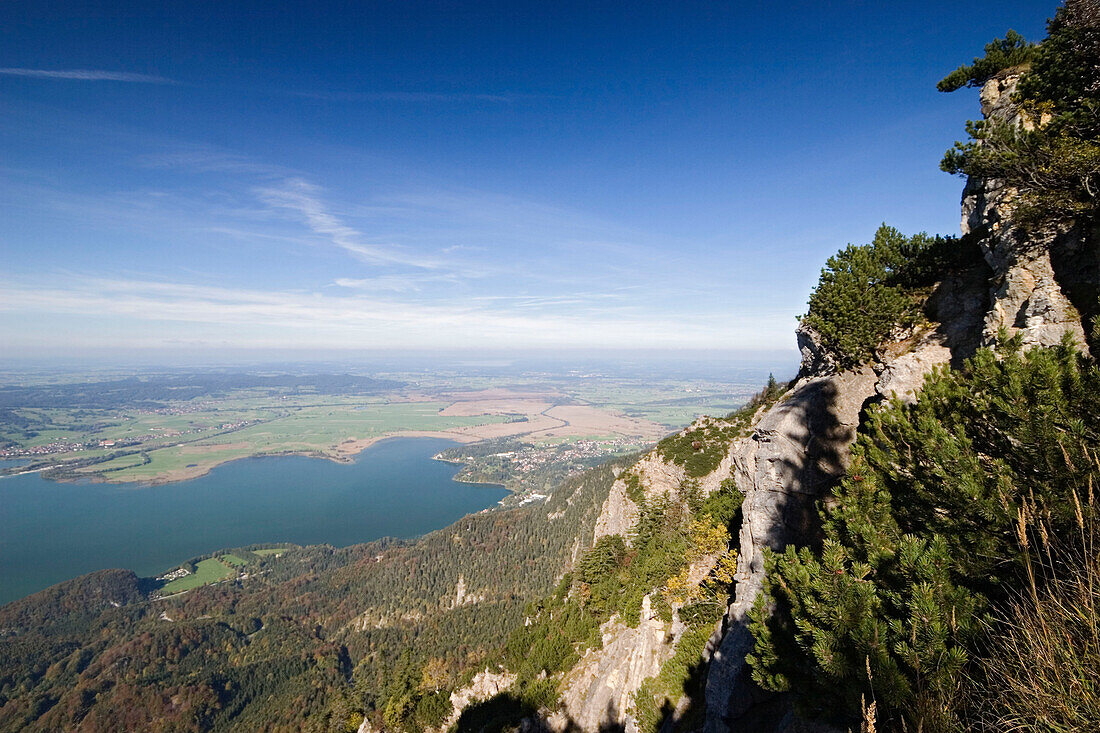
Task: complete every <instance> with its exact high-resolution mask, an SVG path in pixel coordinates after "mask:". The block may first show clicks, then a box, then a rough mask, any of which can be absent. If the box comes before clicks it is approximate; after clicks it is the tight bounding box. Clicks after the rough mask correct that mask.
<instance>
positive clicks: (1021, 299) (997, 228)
mask: <svg viewBox="0 0 1100 733" xmlns="http://www.w3.org/2000/svg"><path fill="white" fill-rule="evenodd" d="M1018 81H1019V74H1018V73H1005V74H1001V75H999V76H997V77H996V78H994V79H991V80H990V81H988V82H987V83H986V84H985V86H984V87H982V92H981V103H982V114H983V115H985V117H986V118H987V119H990V120H995V121H998V122H1002V123H1007V124H1011V125H1018V126H1021V127H1030V126H1031V125H1033V124H1035V121H1034V120H1031V119H1028V118H1027V117H1025V116H1022V115H1021V114H1020V112H1019V110H1017V108H1016V106H1015V105H1014V104H1013V103H1012V94H1013V93H1014V92H1015V91H1016V84H1017V82H1018ZM1017 198H1018V197H1017V192H1016V190H1015V189H1013V188H1012V187H1011V186H1007V185H1005V184H1004V182H1002V181H998V180H971V181H969V182H968V183H967V186H966V189H965V191H964V192H963V202H962V231H963V234H970V233H973V234H975V235H976V236H978V237H979V240H980V243H981V247H982V253H983V254H984V255H985V259H986V262H987V263H988V264H989V266H990V268H992V270H993V278H992V280H991V285H990V300H991V306H990V309H989V312H988V314H987V315H986V318H985V323H984V325H983V329H982V341H983V343H984V344H987V345H988V344H992V343H994V342H995V341H996V339H997V334H998V332H999V331H1001V330H1002V329H1003V330H1005V331H1007V332H1008V334H1009V335H1013V334H1016V333H1019V334H1020V335H1021V336H1022V337H1023V340H1024V343H1025V344H1026V345H1038V346H1050V345H1053V344H1056V343H1058V342H1059V341H1060V340H1061V338H1062V336H1063V334H1066V333H1068V334H1070V335H1071V336H1073V337H1074V339H1076V340H1077V342H1078V343H1081V344H1084V343H1085V327H1084V324H1083V323H1082V313H1084V314H1087V315H1091V314H1093V313H1094V312H1095V309H1096V296H1097V292H1096V283H1097V281H1098V277H1097V276H1098V274H1100V259H1098V252H1097V250H1096V247H1095V246H1092V245H1091V244H1090V241H1089V240H1094V239H1095V238H1094V237H1090V236H1087V235H1086V233H1085V232H1082V231H1080V230H1079V228H1078V227H1077V226H1076V225H1074V224H1066V225H1060V226H1052V227H1045V228H1041V229H1039V230H1032V231H1028V230H1025V229H1024V228H1022V227H1020V226H1017V225H1015V224H1013V223H1012V220H1011V215H1012V213H1013V211H1014V209H1015V206H1016V202H1017ZM1075 301H1076V302H1075Z"/></svg>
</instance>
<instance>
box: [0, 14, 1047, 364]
mask: <svg viewBox="0 0 1100 733" xmlns="http://www.w3.org/2000/svg"><path fill="white" fill-rule="evenodd" d="M1054 8H1055V4H1054V3H1053V2H1016V1H1012V0H999V1H997V2H988V1H985V0H977V1H972V2H968V3H954V2H951V3H948V2H923V3H879V2H847V3H841V2H836V3H804V4H800V3H788V4H779V3H765V2H744V3H703V2H665V3H647V2H619V3H603V2H583V3H571V2H552V3H549V2H548V3H524V2H508V3H500V2H484V1H482V2H465V3H463V2H419V1H417V0H404V1H401V2H387V3H381V2H323V1H320V2H316V1H315V2H308V3H278V2H271V1H270V0H269V1H268V2H262V3H249V2H233V3H225V2H190V3H160V2H152V3H151V2H147V1H145V2H135V3H127V2H100V3H81V2H67V3H47V2H44V1H41V0H40V1H38V2H24V1H20V0H11V1H9V2H5V3H2V4H0V261H2V262H3V265H2V267H0V343H2V344H4V345H5V348H4V349H3V351H5V352H7V354H8V356H9V357H22V356H27V357H34V356H48V355H50V354H65V355H69V356H71V355H73V354H81V353H93V352H96V351H97V350H103V349H108V350H119V351H120V352H122V351H128V350H138V351H140V350H143V349H144V350H155V351H157V352H158V353H166V354H171V353H172V352H173V351H178V352H180V353H182V352H187V353H189V354H192V355H193V354H195V353H210V354H213V355H216V354H217V353H219V352H222V351H225V350H226V349H230V348H232V349H238V350H240V349H243V350H246V351H247V350H249V349H253V350H255V351H256V353H261V352H265V351H272V350H279V351H290V352H293V353H299V354H301V355H302V356H303V357H308V355H309V354H310V353H311V352H317V351H320V350H333V349H335V350H340V349H348V350H372V351H380V350H387V349H433V348H440V349H462V348H473V349H494V350H507V349H510V348H515V349H538V348H549V349H559V348H565V347H568V348H574V349H626V348H645V349H712V350H734V351H741V352H745V353H750V352H764V351H769V352H774V351H777V350H778V351H783V350H791V349H793V348H794V336H793V330H794V326H795V317H796V316H797V315H798V314H800V313H801V312H802V311H803V310H804V307H805V302H806V298H807V295H808V293H809V290H810V288H811V287H812V285H813V283H814V282H815V281H816V278H817V275H818V273H819V271H820V268H821V266H822V263H823V262H824V260H825V258H826V257H827V256H828V255H829V254H831V253H833V252H834V251H836V250H837V249H839V248H840V247H842V246H843V245H845V244H846V243H848V242H863V241H867V240H869V239H870V237H871V236H872V234H873V232H874V230H875V228H876V227H877V226H878V225H879V224H880V223H881V222H883V221H885V222H887V223H889V224H892V225H894V226H897V227H898V228H900V229H902V230H903V231H905V232H916V231H922V230H925V231H930V232H940V233H957V231H958V222H959V205H958V202H959V194H960V191H961V187H962V182H961V181H959V180H958V179H954V178H952V177H950V176H947V175H946V174H944V173H941V172H940V171H939V170H938V169H937V163H938V161H939V159H940V157H941V155H942V153H943V150H945V149H946V148H947V147H949V146H950V144H951V143H952V141H953V140H955V139H956V138H957V137H959V136H960V135H961V134H962V127H963V122H964V121H965V120H966V119H967V118H970V117H975V116H977V114H978V113H977V104H978V103H977V93H976V92H975V91H973V90H964V91H961V92H957V93H955V94H952V95H943V94H939V93H937V92H936V90H935V82H936V81H937V80H938V79H939V78H941V77H942V76H944V75H945V74H946V73H947V72H949V71H950V70H951V69H953V68H954V67H955V66H957V65H958V64H959V63H962V62H965V61H968V60H969V59H970V58H972V57H973V56H975V55H977V54H979V53H980V51H981V48H982V46H983V45H984V44H985V43H986V42H988V41H989V40H991V39H992V38H993V37H994V36H999V35H1003V33H1004V32H1005V31H1006V30H1007V29H1009V28H1014V29H1016V30H1018V31H1020V32H1022V33H1023V34H1024V35H1025V36H1027V37H1029V38H1033V39H1039V38H1041V37H1042V35H1043V28H1044V23H1045V19H1046V17H1047V16H1049V15H1051V14H1053V11H1054Z"/></svg>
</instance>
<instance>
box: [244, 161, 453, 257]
mask: <svg viewBox="0 0 1100 733" xmlns="http://www.w3.org/2000/svg"><path fill="white" fill-rule="evenodd" d="M320 192H321V189H320V188H319V187H317V186H315V185H313V184H312V183H309V182H307V181H304V180H302V179H300V178H289V179H287V180H286V181H284V182H283V185H281V186H276V187H266V188H260V189H258V190H257V193H258V194H259V195H260V198H261V200H263V201H264V202H265V203H266V204H267V205H268V206H270V207H272V208H274V209H277V210H282V211H289V212H291V213H293V214H295V215H297V216H298V217H300V218H301V219H302V220H303V221H304V222H305V224H306V226H308V227H309V228H310V229H311V230H312V231H313V232H314V233H315V234H318V235H320V236H323V237H325V238H327V239H328V240H329V241H330V242H332V243H333V244H334V245H336V246H337V247H339V248H340V249H343V250H344V251H346V252H348V253H350V254H352V255H354V256H355V257H357V258H358V259H360V260H363V261H364V262H368V263H372V264H382V265H406V266H409V267H416V268H421V269H428V270H435V269H441V268H443V267H444V263H443V262H442V261H440V260H438V259H433V258H431V257H423V256H420V255H416V254H413V253H410V252H407V251H404V250H402V249H401V248H399V247H397V246H396V245H379V244H371V243H367V242H366V241H364V240H365V237H364V236H363V234H362V233H361V232H359V231H357V230H356V229H354V228H353V227H350V226H348V225H347V224H345V223H344V222H342V221H341V220H340V219H339V218H338V217H337V216H335V215H334V214H332V213H331V212H330V211H329V210H328V208H327V207H326V206H325V204H324V202H322V201H321V199H320V196H319V194H320Z"/></svg>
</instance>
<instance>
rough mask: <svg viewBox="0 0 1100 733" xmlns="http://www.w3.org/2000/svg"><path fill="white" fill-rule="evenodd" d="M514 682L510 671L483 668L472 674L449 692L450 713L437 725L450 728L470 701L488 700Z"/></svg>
mask: <svg viewBox="0 0 1100 733" xmlns="http://www.w3.org/2000/svg"><path fill="white" fill-rule="evenodd" d="M515 682H516V676H515V675H514V674H512V673H510V672H504V671H499V672H491V671H490V670H488V669H483V670H482V671H480V672H478V673H477V674H476V675H474V678H473V679H472V680H470V684H468V685H466V686H465V687H462V688H460V689H458V690H455V691H454V692H452V693H451V714H450V716H449V717H448V718H447V720H446V721H445V722H444V723H443V725H441V726H440V727H439V730H441V731H445V730H450V728H451V726H453V725H454V724H455V723H457V722H458V719H459V716H461V715H462V711H463V710H465V709H466V707H467V706H469V705H470V704H471V703H475V702H481V701H483V700H488V699H490V698H492V697H495V696H497V695H499V694H500V693H502V692H504V691H505V690H507V689H508V688H509V687H511V686H512V685H513V684H515Z"/></svg>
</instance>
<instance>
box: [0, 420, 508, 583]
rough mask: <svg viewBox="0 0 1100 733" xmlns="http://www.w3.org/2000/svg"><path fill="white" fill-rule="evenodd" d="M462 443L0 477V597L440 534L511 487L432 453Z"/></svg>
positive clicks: (394, 444)
mask: <svg viewBox="0 0 1100 733" xmlns="http://www.w3.org/2000/svg"><path fill="white" fill-rule="evenodd" d="M453 445H456V444H455V443H453V442H451V441H448V440H439V439H435V438H392V439H390V440H385V441H382V442H380V443H375V444H374V445H372V446H371V447H369V448H367V449H366V450H364V451H363V452H362V453H360V454H359V455H358V456H357V457H356V460H355V462H354V463H349V464H340V463H335V462H333V461H329V460H324V459H319V458H308V457H305V456H269V457H262V458H247V459H243V460H239V461H233V462H231V463H226V464H223V465H221V466H218V467H217V468H215V469H213V470H212V471H211V472H210V473H209V474H207V475H205V476H202V477H200V478H196V479H191V480H189V481H180V482H177V483H172V484H165V485H162V486H147V485H144V484H102V483H91V482H84V483H58V482H54V481H47V480H45V479H43V478H42V477H41V476H40V475H39V474H24V475H21V476H9V477H3V478H0V603H7V602H8V601H12V600H15V599H16V598H21V597H23V596H25V595H28V594H30V593H33V592H35V591H38V590H42V589H43V588H46V587H49V586H51V585H53V584H54V583H58V582H60V581H62V580H67V579H69V578H72V577H75V576H77V575H82V574H84V573H88V572H92V571H94V570H102V569H104V568H129V569H131V570H133V571H134V572H136V573H137V574H138V575H143V576H153V575H158V574H160V573H162V572H164V571H166V570H170V569H171V568H172V567H174V566H175V565H178V564H179V563H180V562H183V561H184V560H187V559H188V558H190V557H194V556H196V555H202V554H204V553H207V552H213V551H215V550H220V549H223V548H228V547H239V546H241V545H248V544H253V543H258V542H292V543H294V544H299V545H308V544H330V545H335V546H338V547H342V546H346V545H353V544H357V543H360V542H369V541H370V540H374V539H378V538H379V537H415V536H417V535H421V534H424V533H425V532H430V531H432V530H435V529H440V528H442V527H445V526H447V525H448V524H451V523H452V522H454V521H456V520H458V519H460V518H461V517H463V516H464V515H466V514H469V513H472V512H477V511H481V510H482V509H485V508H487V507H490V506H493V505H494V504H495V503H496V502H498V501H499V500H500V499H502V498H503V497H504V496H505V495H506V494H507V492H506V491H505V490H504V489H503V488H501V487H499V486H489V485H483V484H465V483H461V482H458V481H455V480H454V475H455V474H456V473H457V472H458V469H459V466H457V465H455V464H450V463H444V462H442V461H435V460H432V456H433V455H435V454H436V453H438V452H439V451H441V450H443V449H444V448H449V447H451V446H453ZM11 465H14V463H12V462H2V463H0V466H11Z"/></svg>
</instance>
